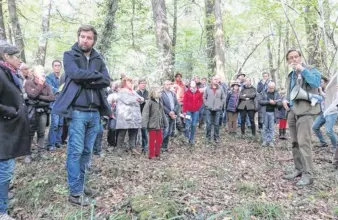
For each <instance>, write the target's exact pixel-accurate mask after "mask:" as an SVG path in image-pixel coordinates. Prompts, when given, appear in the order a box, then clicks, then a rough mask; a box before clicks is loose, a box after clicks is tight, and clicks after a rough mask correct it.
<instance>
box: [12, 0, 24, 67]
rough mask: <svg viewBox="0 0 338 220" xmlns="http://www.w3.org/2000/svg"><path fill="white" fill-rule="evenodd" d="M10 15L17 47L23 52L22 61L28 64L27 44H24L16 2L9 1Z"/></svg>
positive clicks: (13, 0)
mask: <svg viewBox="0 0 338 220" xmlns="http://www.w3.org/2000/svg"><path fill="white" fill-rule="evenodd" d="M8 13H9V17H10V20H11V24H12V30H13V35H14V42H15V45H16V46H17V47H18V48H19V49H20V50H21V60H22V61H23V62H26V57H25V44H24V42H23V35H22V32H21V27H20V23H19V19H18V15H17V13H16V2H15V0H10V1H8Z"/></svg>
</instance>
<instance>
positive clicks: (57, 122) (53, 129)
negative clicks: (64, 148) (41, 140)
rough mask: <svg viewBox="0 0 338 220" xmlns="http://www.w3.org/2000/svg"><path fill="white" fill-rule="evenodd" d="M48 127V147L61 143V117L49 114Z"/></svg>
mask: <svg viewBox="0 0 338 220" xmlns="http://www.w3.org/2000/svg"><path fill="white" fill-rule="evenodd" d="M50 117H51V120H50V128H49V133H48V147H55V146H57V145H61V142H62V141H61V136H62V127H63V117H61V116H59V115H56V114H51V115H50Z"/></svg>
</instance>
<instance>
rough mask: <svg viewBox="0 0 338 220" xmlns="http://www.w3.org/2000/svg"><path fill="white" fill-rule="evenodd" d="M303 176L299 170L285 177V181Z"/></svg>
mask: <svg viewBox="0 0 338 220" xmlns="http://www.w3.org/2000/svg"><path fill="white" fill-rule="evenodd" d="M301 175H302V172H300V171H299V170H295V171H293V172H292V173H290V174H288V175H285V176H283V179H286V180H293V179H294V178H296V177H299V176H301Z"/></svg>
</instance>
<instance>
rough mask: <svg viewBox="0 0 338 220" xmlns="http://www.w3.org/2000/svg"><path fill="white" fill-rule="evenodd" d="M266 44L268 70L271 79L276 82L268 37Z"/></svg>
mask: <svg viewBox="0 0 338 220" xmlns="http://www.w3.org/2000/svg"><path fill="white" fill-rule="evenodd" d="M266 45H267V49H268V56H269V72H270V75H271V79H272V81H274V82H276V74H275V72H276V71H275V70H274V68H273V55H272V50H271V39H270V37H269V38H268V42H267V44H266Z"/></svg>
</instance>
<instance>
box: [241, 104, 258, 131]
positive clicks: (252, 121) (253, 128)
mask: <svg viewBox="0 0 338 220" xmlns="http://www.w3.org/2000/svg"><path fill="white" fill-rule="evenodd" d="M240 114H241V132H242V134H245V118H246V116H247V115H248V116H249V120H250V124H251V133H252V135H254V136H255V135H256V125H255V110H246V109H244V110H240Z"/></svg>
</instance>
